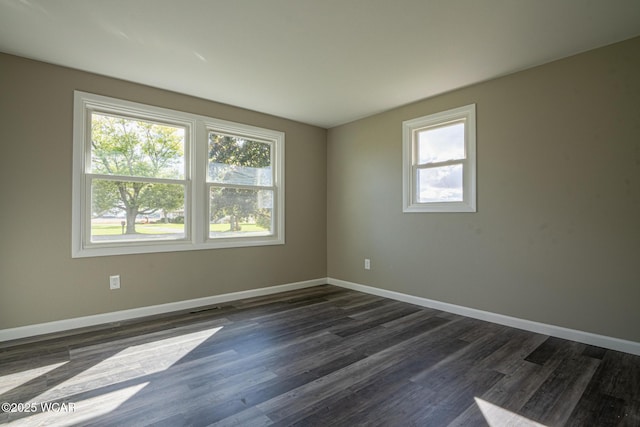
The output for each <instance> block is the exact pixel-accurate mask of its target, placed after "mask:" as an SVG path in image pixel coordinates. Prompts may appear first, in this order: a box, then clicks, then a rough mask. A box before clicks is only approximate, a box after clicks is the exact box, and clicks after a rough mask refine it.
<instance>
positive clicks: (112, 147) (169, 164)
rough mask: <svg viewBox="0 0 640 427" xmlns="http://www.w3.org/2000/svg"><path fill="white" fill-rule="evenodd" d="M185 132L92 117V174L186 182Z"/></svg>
mask: <svg viewBox="0 0 640 427" xmlns="http://www.w3.org/2000/svg"><path fill="white" fill-rule="evenodd" d="M184 147H185V129H184V128H182V127H177V126H170V125H164V124H158V123H153V122H149V121H144V120H137V119H127V118H122V117H116V116H110V115H106V114H98V113H92V114H91V172H92V173H96V174H104V175H123V176H135V177H155V178H171V179H184V176H185V172H184Z"/></svg>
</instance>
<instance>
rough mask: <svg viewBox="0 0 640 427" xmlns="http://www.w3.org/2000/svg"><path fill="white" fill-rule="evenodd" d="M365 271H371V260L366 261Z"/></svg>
mask: <svg viewBox="0 0 640 427" xmlns="http://www.w3.org/2000/svg"><path fill="white" fill-rule="evenodd" d="M364 269H365V270H371V260H370V259H369V258H365V259H364Z"/></svg>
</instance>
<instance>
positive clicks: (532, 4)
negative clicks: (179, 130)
mask: <svg viewBox="0 0 640 427" xmlns="http://www.w3.org/2000/svg"><path fill="white" fill-rule="evenodd" d="M637 35H640V0H181V1H178V0H109V1H105V0H0V51H2V52H6V53H11V54H15V55H20V56H24V57H27V58H33V59H37V60H41V61H45V62H51V63H54V64H60V65H65V66H69V67H73V68H78V69H81V70H86V71H91V72H94V73H99V74H103V75H107V76H112V77H117V78H121V79H125V80H129V81H133V82H138V83H143V84H147V85H151V86H155V87H159V88H164V89H169V90H173V91H176V92H181V93H185V94H189V95H195V96H198V97H201V98H205V99H210V100H214V101H218V102H223V103H227V104H232V105H236V106H239V107H244V108H248V109H252V110H256V111H260V112H265V113H269V114H273V115H277V116H282V117H286V118H290V119H294V120H298V121H301V122H305V123H310V124H314V125H318V126H322V127H332V126H336V125H339V124H342V123H346V122H349V121H352V120H355V119H358V118H361V117H365V116H368V115H371V114H374V113H377V112H381V111H385V110H388V109H391V108H393V107H397V106H399V105H403V104H407V103H410V102H412V101H416V100H419V99H423V98H427V97H430V96H433V95H437V94H440V93H444V92H447V91H450V90H453V89H456V88H459V87H463V86H467V85H470V84H473V83H476V82H479V81H484V80H487V79H490V78H493V77H497V76H500V75H504V74H508V73H511V72H514V71H518V70H522V69H525V68H528V67H532V66H535V65H539V64H543V63H545V62H549V61H553V60H555V59H559V58H563V57H566V56H569V55H573V54H576V53H579V52H583V51H586V50H589V49H593V48H596V47H599V46H604V45H607V44H610V43H614V42H617V41H620V40H624V39H628V38H631V37H634V36H637ZM639 54H640V52H639ZM0 72H1V70H0Z"/></svg>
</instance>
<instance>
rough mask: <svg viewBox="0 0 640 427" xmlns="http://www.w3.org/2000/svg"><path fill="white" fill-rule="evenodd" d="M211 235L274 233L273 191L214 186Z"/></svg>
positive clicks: (211, 198) (211, 199) (211, 204)
mask: <svg viewBox="0 0 640 427" xmlns="http://www.w3.org/2000/svg"><path fill="white" fill-rule="evenodd" d="M209 212H210V213H209V215H210V217H209V222H210V226H209V237H211V238H219V237H240V236H268V235H271V234H273V225H272V224H273V222H272V212H273V191H271V190H245V189H237V188H225V187H212V188H211V190H210V211H209Z"/></svg>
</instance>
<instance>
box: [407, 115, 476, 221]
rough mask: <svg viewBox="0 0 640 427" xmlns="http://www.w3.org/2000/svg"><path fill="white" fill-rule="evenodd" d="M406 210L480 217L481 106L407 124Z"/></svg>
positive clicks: (432, 116)
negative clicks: (478, 124)
mask: <svg viewBox="0 0 640 427" xmlns="http://www.w3.org/2000/svg"><path fill="white" fill-rule="evenodd" d="M402 139H403V142H402V143H403V180H402V185H403V211H404V212H476V126H475V104H471V105H467V106H464V107H460V108H455V109H453V110H448V111H443V112H441V113H436V114H432V115H429V116H424V117H419V118H416V119H412V120H407V121H405V122H403V124H402Z"/></svg>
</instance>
